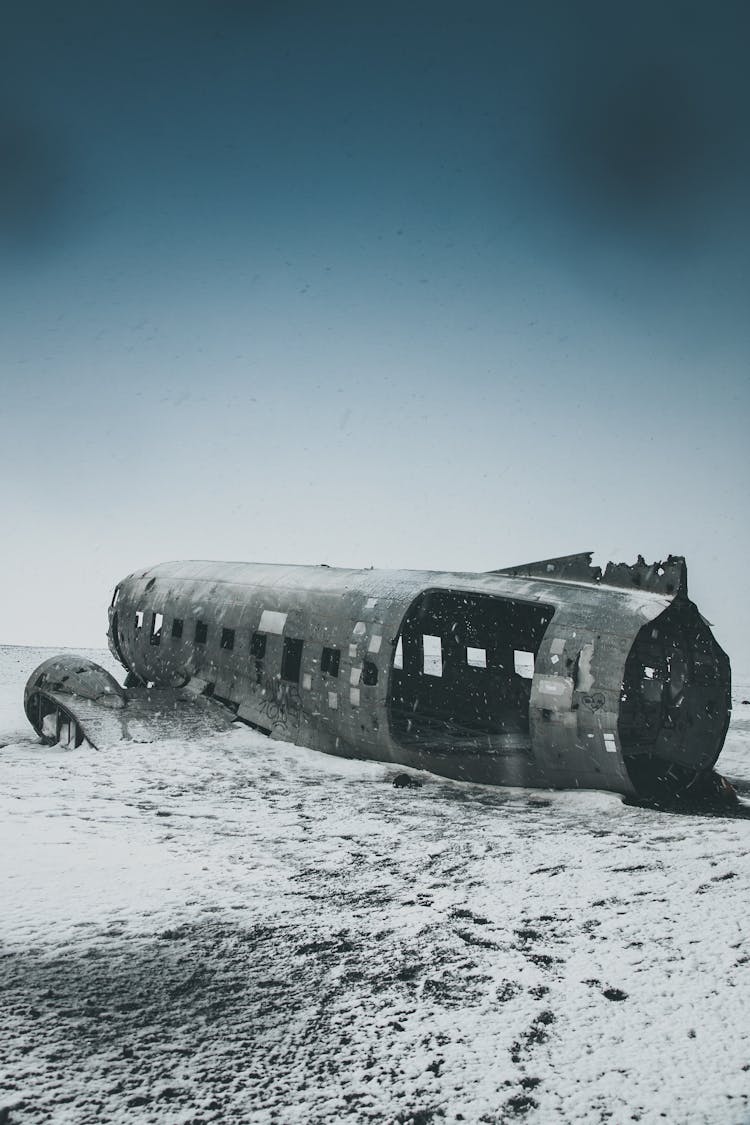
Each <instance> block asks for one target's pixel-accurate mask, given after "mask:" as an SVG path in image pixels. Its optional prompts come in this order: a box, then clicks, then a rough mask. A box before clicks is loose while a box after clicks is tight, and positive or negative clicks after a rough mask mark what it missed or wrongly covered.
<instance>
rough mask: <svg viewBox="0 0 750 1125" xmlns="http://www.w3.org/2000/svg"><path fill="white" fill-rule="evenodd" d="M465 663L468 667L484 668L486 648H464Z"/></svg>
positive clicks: (485, 665) (485, 664)
mask: <svg viewBox="0 0 750 1125" xmlns="http://www.w3.org/2000/svg"><path fill="white" fill-rule="evenodd" d="M466 663H467V664H468V665H469V667H470V668H486V667H487V649H486V648H471V647H469V646H467V648H466Z"/></svg>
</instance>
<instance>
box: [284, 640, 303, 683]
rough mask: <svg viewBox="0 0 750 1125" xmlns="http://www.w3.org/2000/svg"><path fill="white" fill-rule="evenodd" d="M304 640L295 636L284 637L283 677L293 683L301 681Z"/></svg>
mask: <svg viewBox="0 0 750 1125" xmlns="http://www.w3.org/2000/svg"><path fill="white" fill-rule="evenodd" d="M303 645H304V641H300V640H296V639H295V638H294V637H284V647H283V650H282V653H281V678H282V680H287V681H288V682H289V683H291V684H296V683H297V682H298V681H299V673H300V668H301V667H302V646H303Z"/></svg>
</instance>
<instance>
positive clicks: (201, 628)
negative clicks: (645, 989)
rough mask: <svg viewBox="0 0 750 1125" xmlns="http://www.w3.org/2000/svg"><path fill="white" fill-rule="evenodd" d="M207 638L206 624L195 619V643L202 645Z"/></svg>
mask: <svg viewBox="0 0 750 1125" xmlns="http://www.w3.org/2000/svg"><path fill="white" fill-rule="evenodd" d="M207 640H208V625H207V624H206V622H205V621H196V623H195V643H196V644H197V645H204V644H205V643H206V641H207Z"/></svg>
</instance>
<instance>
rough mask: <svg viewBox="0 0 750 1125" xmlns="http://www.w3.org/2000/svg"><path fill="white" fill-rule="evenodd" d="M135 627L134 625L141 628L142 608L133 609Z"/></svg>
mask: <svg viewBox="0 0 750 1125" xmlns="http://www.w3.org/2000/svg"><path fill="white" fill-rule="evenodd" d="M135 627H136V629H142V628H143V610H142V609H137V610H136V611H135Z"/></svg>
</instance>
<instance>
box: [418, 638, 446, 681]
mask: <svg viewBox="0 0 750 1125" xmlns="http://www.w3.org/2000/svg"><path fill="white" fill-rule="evenodd" d="M422 671H423V672H424V674H425V676H442V674H443V642H442V639H441V638H440V637H433V636H431V635H430V634H429V633H424V634H423V636H422Z"/></svg>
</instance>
